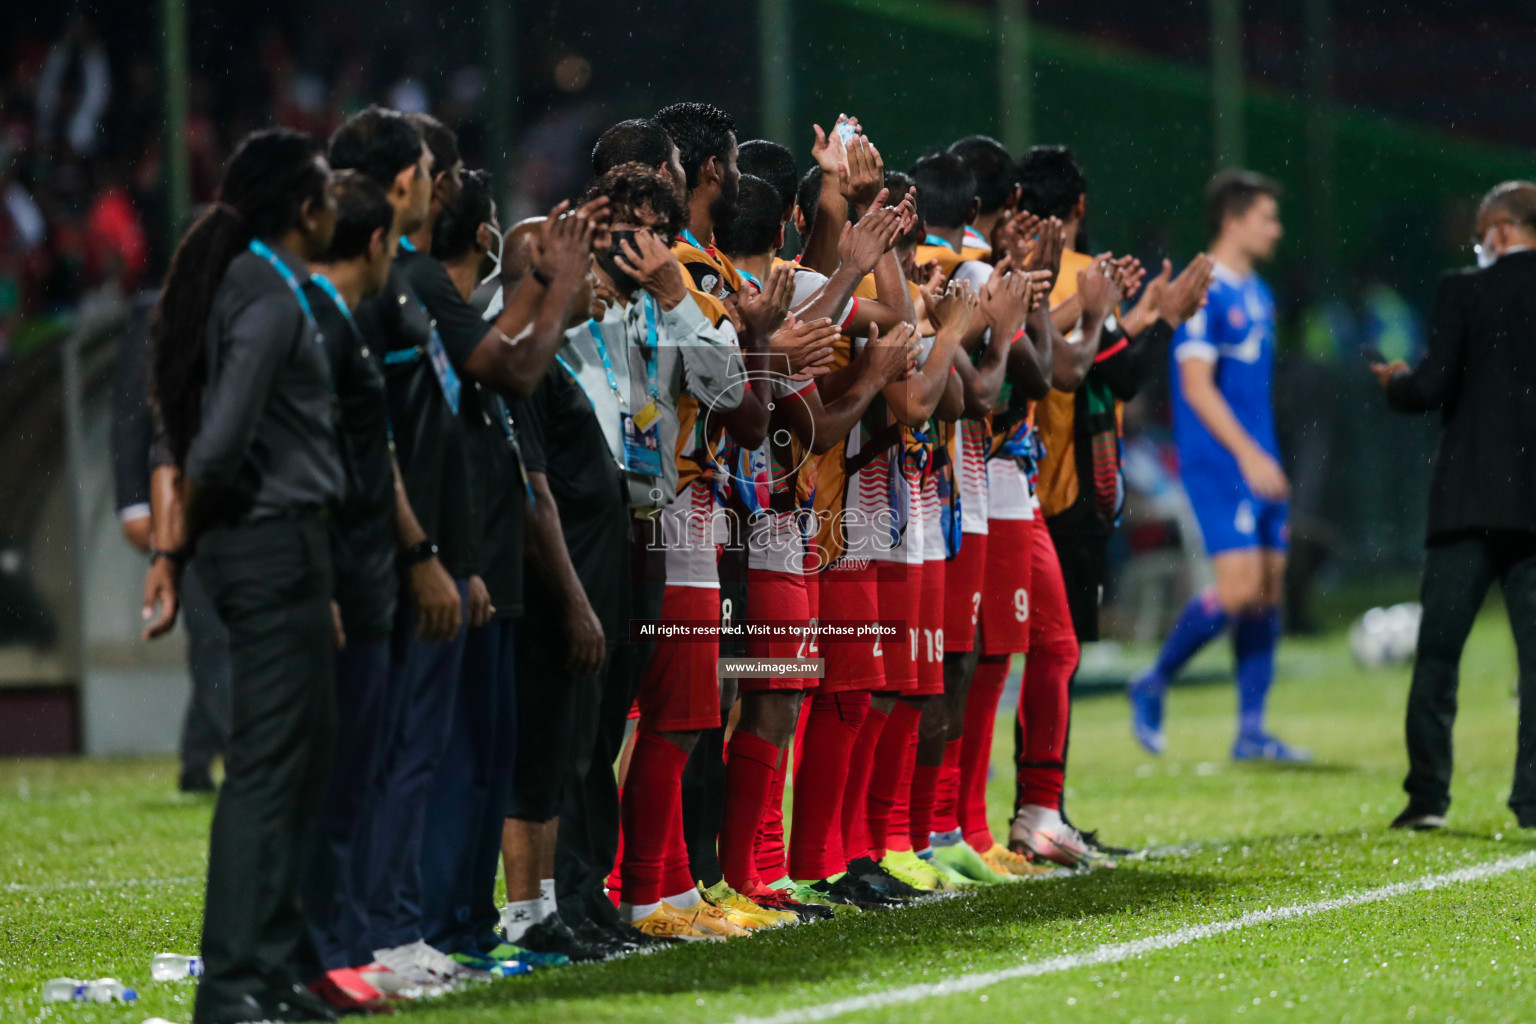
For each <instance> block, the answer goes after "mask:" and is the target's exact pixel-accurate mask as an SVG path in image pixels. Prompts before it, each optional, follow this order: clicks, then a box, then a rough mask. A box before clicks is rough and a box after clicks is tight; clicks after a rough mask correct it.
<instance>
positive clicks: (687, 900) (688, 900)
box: [662, 889, 703, 910]
mask: <svg viewBox="0 0 1536 1024" xmlns="http://www.w3.org/2000/svg"><path fill="white" fill-rule="evenodd" d="M702 899H703V897H702V896H700V895H699V890H697V889H688V890H686V891H684V892H680V893H678V894H677V895H676V896H668V897H666V898H665V899H664V900H663V901H662V902H664V903H669V904H671V905H672V906H674V907H676V908H677V909H678V910H687V909H688V908H689V907H696V906H698V905H699V902H700V901H701V900H702Z"/></svg>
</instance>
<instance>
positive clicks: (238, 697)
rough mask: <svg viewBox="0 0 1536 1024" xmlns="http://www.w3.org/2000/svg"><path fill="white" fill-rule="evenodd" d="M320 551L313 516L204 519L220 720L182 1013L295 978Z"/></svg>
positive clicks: (324, 638) (320, 729)
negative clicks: (221, 767) (227, 716)
mask: <svg viewBox="0 0 1536 1024" xmlns="http://www.w3.org/2000/svg"><path fill="white" fill-rule="evenodd" d="M329 545H330V541H329V538H328V536H327V533H326V526H325V522H324V521H323V520H322V519H321V518H319V517H314V518H295V519H271V520H263V521H261V522H256V523H249V524H241V525H237V526H220V527H215V528H213V529H211V530H209V531H208V532H207V533H206V534H204V535H203V537H202V538H201V539H200V540H199V542H198V549H197V558H198V567H199V572H200V573H201V574H202V581H203V583H204V585H205V586H207V588H208V593H209V595H210V596H211V597H212V598H213V602H214V605H215V606H216V607H217V608H218V612H219V617H220V618H222V619H223V620H224V624H225V626H227V627H228V629H229V654H230V666H231V671H230V680H231V693H232V696H233V703H232V710H233V715H232V720H231V721H232V728H231V731H230V739H229V751H228V754H227V756H226V758H225V772H226V774H225V778H224V785H223V788H222V789H220V790H219V798H218V806H217V808H216V809H215V811H214V815H213V830H212V836H211V839H210V842H209V849H208V892H207V901H206V903H205V905H204V909H203V939H202V953H203V960H204V965H205V971H206V973H205V974H204V977H203V980H202V983H201V984H200V985H199V986H198V989H197V1008H196V1012H195V1014H194V1020H207V1019H217V1018H219V1017H221V1016H225V1015H227V1013H228V1012H229V1010H230V1009H231V1008H232V1007H234V1006H235V1004H236V1003H237V1002H238V1001H239V1000H241V999H242V998H243V997H244V996H246V995H252V996H258V997H259V996H260V995H261V994H262V993H264V992H266V991H268V990H270V989H272V988H275V987H280V986H287V985H292V984H295V983H297V982H298V981H299V980H300V979H299V976H298V971H297V969H296V960H297V955H298V951H299V947H300V944H301V943H303V942H305V941H306V940H307V937H308V936H307V928H306V921H305V916H304V911H303V908H302V906H301V905H300V901H299V883H300V878H301V876H302V874H303V871H304V867H305V865H306V863H307V861H308V859H309V853H310V850H311V832H312V826H313V824H314V819H315V815H316V812H317V811H318V810H319V807H320V801H321V798H322V796H323V795H324V792H325V782H326V774H327V770H328V768H329V764H330V756H331V728H332V721H333V719H334V716H335V697H334V692H333V689H334V676H333V674H332V673H333V670H332V636H331V608H330V602H331V560H330V547H329Z"/></svg>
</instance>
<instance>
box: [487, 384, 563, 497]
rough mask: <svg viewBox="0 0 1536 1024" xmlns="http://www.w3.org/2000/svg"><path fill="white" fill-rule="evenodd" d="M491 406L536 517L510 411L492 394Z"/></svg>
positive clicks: (521, 450) (503, 400)
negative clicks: (514, 460) (510, 450)
mask: <svg viewBox="0 0 1536 1024" xmlns="http://www.w3.org/2000/svg"><path fill="white" fill-rule="evenodd" d="M557 358H558V357H557ZM491 404H492V405H494V406H495V407H496V410H495V411H496V419H497V420H498V421H500V423H501V432H502V435H503V436H505V437H506V439H507V447H508V448H511V449H512V455H513V457H514V458H516V459H517V472H518V474H519V475H521V476H522V478H523V492H524V493H525V494H526V495H527V497H528V507H529V508H531V509H533V514H534V515H538V514H539V502H538V499H537V498H535V497H534V495H533V484H532V483H531V482H530V481H529V480H528V467H527V465H525V464H524V462H523V446H522V443H521V442H520V441H518V439H517V431H516V430H514V429H513V428H512V410H510V409H508V408H507V403H506V400H505V399H504V398H502V397H501V396H500V395H495V394H493V395H492V396H491Z"/></svg>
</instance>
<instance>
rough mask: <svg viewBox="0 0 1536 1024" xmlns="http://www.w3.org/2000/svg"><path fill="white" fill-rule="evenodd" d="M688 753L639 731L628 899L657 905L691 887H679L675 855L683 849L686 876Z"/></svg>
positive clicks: (629, 810)
mask: <svg viewBox="0 0 1536 1024" xmlns="http://www.w3.org/2000/svg"><path fill="white" fill-rule="evenodd" d="M687 763H688V753H687V751H685V750H683V749H682V748H681V747H679V746H678V745H677V744H675V743H672V742H670V741H668V740H666V739H663V738H662V737H661V736H660V735H659V734H657V733H655V732H652V731H650V730H645V731H643V732H641V733H640V735H639V737H638V738H637V739H636V741H635V752H634V755H633V756H632V757H631V758H630V762H629V775H628V777H627V779H626V780H625V786H624V798H623V803H622V815H621V817H622V820H623V827H624V837H625V848H624V859H623V861H621V868H620V875H621V877H622V879H623V889H624V898H625V901H626V902H628V903H631V904H639V903H656V902H657V901H659V900H660V899H661V898H662V897H663V896H673V895H676V894H677V893H679V892H682V891H683V890H684V889H687V888H689V887H690V886H691V883H688V884H685V885H683V886H681V887H680V888H676V889H672V890H671V891H669V892H663V891H662V890H663V889H664V888H666V887H667V886H668V885H675V884H676V883H677V880H676V878H675V877H674V875H673V869H674V868H675V861H676V852H675V850H674V847H676V848H677V849H681V850H683V875H684V877H685V878H686V876H687V874H688V853H687V848H686V847H685V846H684V844H683V828H682V823H683V791H682V790H683V787H682V783H683V766H684V765H686V764H687Z"/></svg>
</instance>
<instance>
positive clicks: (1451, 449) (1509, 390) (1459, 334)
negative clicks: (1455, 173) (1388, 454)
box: [1387, 251, 1536, 539]
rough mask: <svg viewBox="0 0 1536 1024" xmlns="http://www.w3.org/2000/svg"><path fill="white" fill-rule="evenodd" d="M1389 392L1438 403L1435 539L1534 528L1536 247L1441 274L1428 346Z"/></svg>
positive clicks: (1421, 407) (1432, 504) (1396, 400)
mask: <svg viewBox="0 0 1536 1024" xmlns="http://www.w3.org/2000/svg"><path fill="white" fill-rule="evenodd" d="M1387 400H1388V401H1389V402H1390V403H1391V404H1392V406H1393V407H1394V408H1397V409H1400V410H1402V411H1404V412H1428V411H1429V410H1431V409H1439V410H1440V411H1441V418H1442V424H1441V431H1440V450H1439V453H1438V454H1437V455H1436V457H1435V475H1434V482H1433V484H1432V485H1431V488H1430V494H1429V536H1430V538H1431V539H1433V538H1435V537H1437V536H1440V535H1444V534H1449V533H1455V532H1457V531H1462V530H1469V529H1506V530H1536V251H1530V252H1516V253H1510V254H1509V255H1507V256H1505V257H1503V258H1502V259H1500V260H1499V261H1498V262H1497V263H1495V264H1494V265H1493V266H1491V267H1489V268H1487V269H1486V270H1466V271H1457V272H1452V273H1448V274H1446V275H1445V276H1444V277H1442V278H1441V279H1440V285H1439V288H1438V290H1437V291H1436V293H1435V309H1434V314H1433V318H1432V321H1431V323H1430V335H1429V354H1428V355H1426V356H1425V358H1424V361H1423V362H1422V363H1420V364H1419V365H1418V367H1417V368H1416V369H1414V370H1413V372H1412V373H1406V374H1403V373H1400V374H1398V375H1397V376H1396V377H1394V378H1393V379H1392V381H1391V383H1390V384H1389V385H1388V387H1387Z"/></svg>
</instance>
